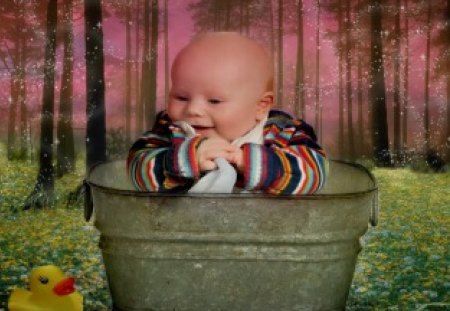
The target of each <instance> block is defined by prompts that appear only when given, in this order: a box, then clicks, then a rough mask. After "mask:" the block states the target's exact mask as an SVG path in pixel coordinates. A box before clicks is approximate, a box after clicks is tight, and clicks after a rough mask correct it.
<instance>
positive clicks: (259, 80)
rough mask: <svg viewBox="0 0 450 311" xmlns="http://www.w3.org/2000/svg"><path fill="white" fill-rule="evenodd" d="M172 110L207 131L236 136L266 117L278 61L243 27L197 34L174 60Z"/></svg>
mask: <svg viewBox="0 0 450 311" xmlns="http://www.w3.org/2000/svg"><path fill="white" fill-rule="evenodd" d="M171 77H172V87H171V90H170V98H169V103H168V113H169V116H170V117H171V119H172V120H174V121H185V122H187V123H189V124H190V125H191V126H192V127H194V129H195V130H196V131H197V132H198V133H199V134H201V135H204V136H207V137H222V138H224V139H226V140H228V141H232V140H234V139H236V138H238V137H240V136H242V135H244V134H245V133H247V132H248V131H250V130H251V129H252V128H253V127H254V126H255V125H256V124H257V123H258V122H259V121H261V120H263V119H264V118H265V117H266V116H267V114H268V111H269V110H270V107H271V106H272V104H273V66H272V61H271V58H270V56H269V55H268V54H267V53H266V51H265V50H264V48H262V47H261V46H260V45H259V44H257V43H256V42H254V41H252V40H250V39H247V38H245V37H243V36H241V35H239V34H237V33H232V32H214V33H207V34H204V35H200V36H198V37H196V38H195V39H194V40H193V41H192V42H191V43H190V44H188V45H187V46H186V47H184V48H183V49H182V50H181V51H180V52H179V53H178V55H177V56H176V58H175V60H174V62H173V65H172V72H171Z"/></svg>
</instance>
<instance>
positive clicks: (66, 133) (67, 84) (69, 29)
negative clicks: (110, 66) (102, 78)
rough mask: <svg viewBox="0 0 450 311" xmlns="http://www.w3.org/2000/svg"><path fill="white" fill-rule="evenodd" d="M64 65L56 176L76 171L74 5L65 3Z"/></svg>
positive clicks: (69, 1)
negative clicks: (73, 121) (74, 133)
mask: <svg viewBox="0 0 450 311" xmlns="http://www.w3.org/2000/svg"><path fill="white" fill-rule="evenodd" d="M63 5H64V8H63V11H64V64H63V73H62V79H61V93H60V101H59V107H60V108H59V118H58V124H57V127H56V133H57V140H58V143H57V164H56V176H58V177H61V176H63V175H65V174H66V173H68V172H72V171H73V170H74V169H75V146H74V138H73V127H72V117H73V116H72V111H73V26H72V18H73V3H72V0H65V1H64V4H63Z"/></svg>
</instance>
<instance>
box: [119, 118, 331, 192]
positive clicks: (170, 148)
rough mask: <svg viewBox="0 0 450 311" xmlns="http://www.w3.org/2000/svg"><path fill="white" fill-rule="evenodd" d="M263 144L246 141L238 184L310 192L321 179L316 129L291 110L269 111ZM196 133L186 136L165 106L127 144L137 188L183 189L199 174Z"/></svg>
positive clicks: (323, 174)
mask: <svg viewBox="0 0 450 311" xmlns="http://www.w3.org/2000/svg"><path fill="white" fill-rule="evenodd" d="M263 133H264V143H263V144H262V145H259V144H254V143H245V144H243V145H242V146H241V149H242V150H243V154H244V171H243V172H242V174H238V180H237V183H236V186H237V187H240V188H243V189H246V190H249V191H263V192H266V193H271V194H311V193H314V192H316V191H318V190H319V189H321V188H322V186H323V185H324V183H325V180H326V177H327V174H328V162H327V160H326V158H325V153H324V151H323V150H322V148H321V147H320V146H319V145H318V144H317V143H316V136H315V134H314V130H313V129H312V127H311V126H310V125H308V124H307V123H305V122H303V121H301V120H296V119H294V118H292V117H291V116H290V115H289V114H287V113H285V112H282V111H277V110H271V111H270V113H269V116H268V119H267V122H266V123H265V125H264V131H263ZM201 140H202V138H201V137H200V136H194V137H187V136H186V135H185V134H184V132H183V131H182V130H181V128H180V127H179V126H177V125H174V124H173V123H172V121H171V120H170V118H169V116H168V115H167V113H166V112H165V111H163V112H161V113H159V114H158V116H157V119H156V122H155V125H154V126H153V129H152V130H151V131H148V132H147V133H145V134H144V135H143V136H142V137H141V138H140V139H139V140H137V141H136V142H135V143H134V144H133V146H132V147H131V149H130V152H129V155H128V160H127V168H128V173H129V176H130V177H131V180H132V182H133V184H134V186H135V187H136V188H137V189H138V190H140V191H152V192H172V193H173V192H187V190H189V188H191V187H192V185H193V184H194V183H195V182H196V181H197V180H198V179H199V178H200V177H201V176H202V174H201V172H200V170H199V166H198V162H197V160H196V150H197V147H198V145H199V144H200V143H201Z"/></svg>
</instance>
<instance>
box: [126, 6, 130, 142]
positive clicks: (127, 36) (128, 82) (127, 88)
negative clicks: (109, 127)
mask: <svg viewBox="0 0 450 311" xmlns="http://www.w3.org/2000/svg"><path fill="white" fill-rule="evenodd" d="M125 37H126V38H125V41H126V55H125V135H126V143H127V145H130V144H131V0H127V2H126V8H125Z"/></svg>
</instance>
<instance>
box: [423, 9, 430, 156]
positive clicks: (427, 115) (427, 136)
mask: <svg viewBox="0 0 450 311" xmlns="http://www.w3.org/2000/svg"><path fill="white" fill-rule="evenodd" d="M426 25H427V26H426V28H427V43H426V46H427V47H426V56H425V110H424V116H423V117H424V130H425V138H424V139H425V146H424V147H425V153H427V152H428V151H429V150H430V50H431V2H430V1H428V9H427V24H426Z"/></svg>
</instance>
